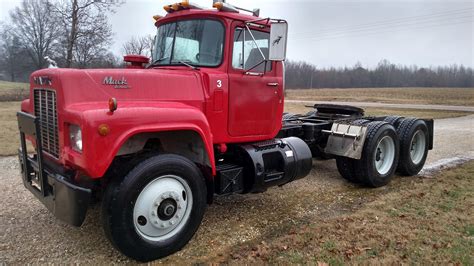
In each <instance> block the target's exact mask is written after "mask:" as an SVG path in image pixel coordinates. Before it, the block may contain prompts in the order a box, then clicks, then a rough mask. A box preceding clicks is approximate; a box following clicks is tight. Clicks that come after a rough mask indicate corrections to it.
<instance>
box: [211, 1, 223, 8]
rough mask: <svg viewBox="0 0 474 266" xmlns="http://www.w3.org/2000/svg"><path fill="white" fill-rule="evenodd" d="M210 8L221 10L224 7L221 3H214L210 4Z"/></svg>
mask: <svg viewBox="0 0 474 266" xmlns="http://www.w3.org/2000/svg"><path fill="white" fill-rule="evenodd" d="M212 7H213V8H217V9H219V10H221V9H222V8H223V7H224V3H222V2H214V4H212Z"/></svg>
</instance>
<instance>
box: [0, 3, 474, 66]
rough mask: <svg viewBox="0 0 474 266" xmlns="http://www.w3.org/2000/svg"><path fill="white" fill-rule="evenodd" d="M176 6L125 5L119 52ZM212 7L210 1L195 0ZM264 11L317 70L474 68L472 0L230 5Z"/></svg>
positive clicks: (291, 52) (291, 48)
mask: <svg viewBox="0 0 474 266" xmlns="http://www.w3.org/2000/svg"><path fill="white" fill-rule="evenodd" d="M19 2H20V0H0V19H1V20H5V19H7V18H8V12H9V10H10V9H11V8H13V7H14V6H16V5H18V3H19ZM172 2H174V1H160V0H125V3H124V4H123V5H122V6H121V7H119V8H117V10H116V11H117V12H116V13H114V14H112V15H111V17H110V21H111V22H112V25H113V30H114V32H115V35H114V36H115V40H116V43H115V44H114V46H113V47H112V49H113V51H114V52H115V53H116V54H121V53H122V51H121V48H120V47H121V42H123V41H124V40H127V39H129V38H130V37H132V36H141V35H145V34H154V32H155V28H154V25H153V19H152V16H153V15H156V14H160V15H165V12H164V11H163V8H162V7H163V5H165V4H169V3H172ZM191 2H193V3H197V4H200V5H201V6H203V7H209V8H210V7H211V6H212V0H197V1H191ZM228 3H231V4H235V5H237V6H241V7H244V8H248V9H252V8H260V10H261V12H260V16H261V17H272V18H282V19H286V20H287V21H288V23H289V35H290V37H289V42H288V54H287V56H288V58H289V59H293V60H305V61H308V62H310V63H313V64H315V65H317V66H319V67H331V66H335V67H340V66H352V65H354V64H355V63H356V62H360V63H361V64H362V65H363V66H366V67H374V66H375V65H376V64H377V63H378V62H379V61H380V60H381V59H388V60H389V61H390V62H392V63H396V64H405V65H412V64H416V65H419V66H437V65H451V64H463V65H465V66H470V67H474V53H473V49H474V48H473V46H474V32H473V31H474V1H459V0H458V1H449V0H444V1H433V0H412V1H408V0H405V1H401V0H378V1H361V0H345V1H339V0H331V1H328V0H326V1H308V0H305V1H298V0H296V1H295V0H293V1H289V0H288V1H282V0H279V1H270V0H258V1H256V0H253V1H251V0H228Z"/></svg>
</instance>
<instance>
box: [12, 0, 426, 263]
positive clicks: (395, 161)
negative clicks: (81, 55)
mask: <svg viewBox="0 0 474 266" xmlns="http://www.w3.org/2000/svg"><path fill="white" fill-rule="evenodd" d="M164 9H165V10H166V12H167V15H166V16H164V17H161V16H155V17H154V19H155V26H156V28H157V31H156V37H155V39H154V44H153V50H152V58H151V59H148V58H146V57H143V56H139V55H127V56H125V57H124V60H125V62H126V63H127V66H126V68H124V69H87V70H84V69H62V68H48V69H42V70H39V71H36V72H34V73H33V74H32V75H31V78H30V98H29V99H27V100H25V101H23V102H22V105H21V111H20V112H18V125H19V131H20V140H21V147H20V149H19V159H20V164H21V171H22V178H23V183H24V185H25V187H26V188H27V189H28V190H30V191H31V192H32V193H33V194H34V195H35V196H36V197H37V198H38V199H39V200H40V201H41V202H42V203H43V204H44V205H45V206H46V207H47V208H48V209H49V210H50V211H51V212H52V213H53V214H54V215H55V216H56V217H57V218H59V219H60V220H63V221H65V222H67V223H69V224H72V225H75V226H80V225H81V224H82V223H83V221H84V219H85V216H86V212H87V209H88V206H89V204H90V203H91V201H95V200H97V201H101V204H102V219H103V226H104V231H105V233H106V236H107V238H108V239H109V240H110V241H111V242H112V243H113V244H114V246H115V247H117V248H118V249H119V250H120V251H121V252H122V253H124V254H125V255H127V256H129V257H132V258H134V259H137V260H140V261H150V260H154V259H157V258H161V257H164V256H167V255H169V254H172V253H174V252H176V251H178V250H180V249H181V248H182V247H184V246H185V245H186V243H187V242H188V241H189V240H190V239H191V237H192V236H193V235H194V233H195V232H196V230H197V228H198V226H199V224H200V222H201V220H202V217H203V214H204V210H205V206H206V204H209V203H211V202H212V199H213V197H214V196H216V195H228V194H232V193H256V192H264V191H265V190H266V189H268V188H269V187H272V186H282V185H284V184H287V183H289V182H292V181H295V180H297V179H300V178H302V177H305V176H307V175H308V174H309V172H310V171H311V169H312V159H313V157H317V156H319V155H321V154H323V155H325V156H326V157H331V158H336V160H337V162H338V168H339V169H340V172H341V175H343V177H345V178H346V179H351V178H353V180H352V181H355V179H356V177H354V175H355V174H354V173H357V180H358V181H364V182H366V183H367V184H368V185H369V186H375V187H376V186H381V185H385V184H386V183H388V181H389V180H390V178H391V176H392V175H393V173H394V172H395V171H396V170H397V169H398V168H397V167H401V166H400V164H402V166H404V167H405V168H404V169H405V170H407V169H408V170H407V171H408V173H409V174H411V175H413V174H416V173H418V172H419V170H421V167H422V166H423V165H424V160H425V159H426V154H427V151H428V149H429V148H431V147H432V135H433V134H432V121H431V122H430V121H423V120H418V119H415V120H413V121H412V120H410V119H405V118H400V117H398V118H397V117H389V118H387V117H382V118H363V117H362V116H363V111H362V112H361V111H358V109H356V111H354V109H351V108H349V109H348V110H346V109H344V108H335V109H334V108H333V109H331V108H322V107H318V108H317V110H315V112H313V113H311V114H309V113H308V114H306V115H291V114H285V115H283V108H284V60H285V57H286V43H287V31H288V29H287V23H286V21H285V20H282V19H271V18H260V17H258V10H252V11H250V10H245V9H243V8H239V7H235V6H232V5H230V4H227V3H225V2H214V4H213V9H206V8H202V7H199V6H197V5H195V4H192V3H190V2H188V1H183V2H179V3H175V4H172V5H166V6H165V7H164ZM327 110H332V111H327ZM334 110H335V111H334ZM282 116H283V120H282ZM398 127H401V129H400V130H401V131H400V132H402V133H403V136H405V137H403V138H399V137H398V135H397V131H396V130H398ZM396 128H397V129H396ZM405 131H407V132H405ZM404 132H405V133H404ZM404 138H409V139H408V140H405V139H404ZM382 140H383V141H382ZM28 141H29V142H31V143H32V145H33V147H34V151H33V152H32V153H31V152H29V151H28V145H27V142H28ZM414 141H415V142H414ZM405 142H409V144H404V143H405ZM374 143H375V144H374ZM413 143H415V144H416V143H417V144H416V145H415V144H413ZM430 145H431V146H430ZM405 146H407V147H408V146H409V148H405ZM413 147H415V148H413ZM404 149H408V150H407V151H405V150H404ZM414 150H415V153H416V152H418V153H416V154H417V155H416V156H415V155H413V156H412V157H410V154H415V153H413V152H414ZM402 153H403V155H402ZM405 153H406V154H405ZM374 154H375V155H376V156H375V157H374V156H373V155H374ZM407 154H408V155H407ZM387 158H388V159H387ZM407 158H408V159H407ZM410 158H411V159H410ZM415 159H416V160H415ZM408 162H410V163H411V164H408Z"/></svg>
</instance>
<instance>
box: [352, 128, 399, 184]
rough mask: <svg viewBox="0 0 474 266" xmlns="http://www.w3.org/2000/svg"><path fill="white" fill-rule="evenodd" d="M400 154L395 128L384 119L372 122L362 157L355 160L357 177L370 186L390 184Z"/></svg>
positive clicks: (368, 129)
mask: <svg viewBox="0 0 474 266" xmlns="http://www.w3.org/2000/svg"><path fill="white" fill-rule="evenodd" d="M398 156H399V141H398V136H397V132H396V131H395V128H394V127H393V126H392V125H390V124H389V123H387V122H383V121H374V122H370V123H369V124H368V126H367V136H366V139H365V143H364V149H363V151H362V157H361V159H360V160H356V161H355V173H356V178H357V179H358V180H360V181H361V182H363V183H364V184H365V185H367V186H370V187H381V186H384V185H386V184H388V183H389V182H390V180H391V179H392V177H393V174H394V172H395V170H396V169H397V164H398Z"/></svg>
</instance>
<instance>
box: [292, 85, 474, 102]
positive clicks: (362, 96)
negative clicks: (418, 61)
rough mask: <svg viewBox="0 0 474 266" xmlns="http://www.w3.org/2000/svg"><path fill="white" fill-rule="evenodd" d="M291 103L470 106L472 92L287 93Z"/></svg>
mask: <svg viewBox="0 0 474 266" xmlns="http://www.w3.org/2000/svg"><path fill="white" fill-rule="evenodd" d="M286 93H287V98H288V99H292V100H314V101H343V102H383V103H400V104H402V103H409V104H443V105H463V106H469V105H470V106H472V105H474V88H364V89H311V90H287V91H286Z"/></svg>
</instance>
